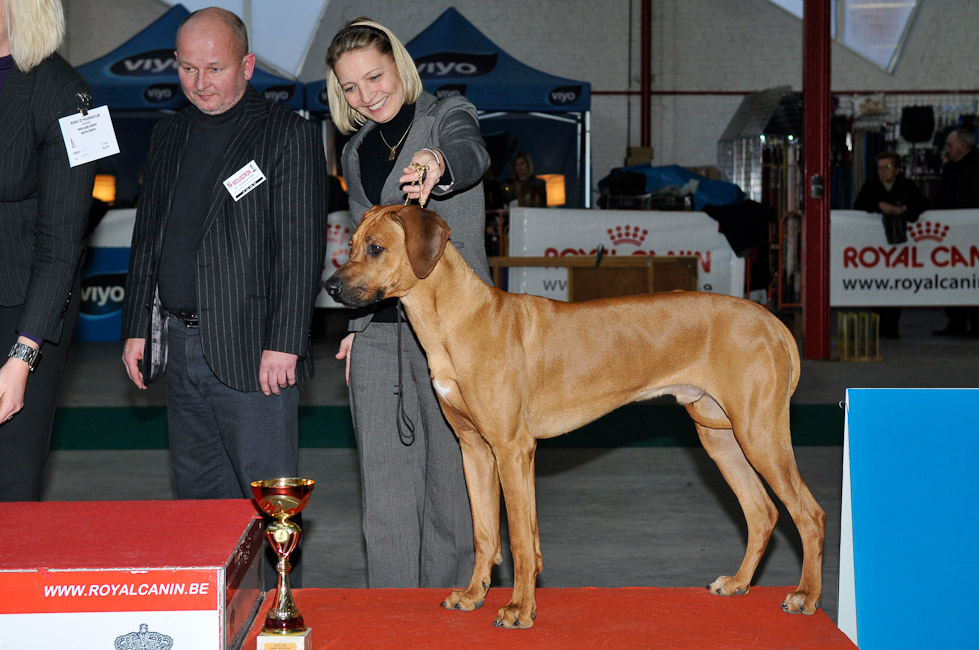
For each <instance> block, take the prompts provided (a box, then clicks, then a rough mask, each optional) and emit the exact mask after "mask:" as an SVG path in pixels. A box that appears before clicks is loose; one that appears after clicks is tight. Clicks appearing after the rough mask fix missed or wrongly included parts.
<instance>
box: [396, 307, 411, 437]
mask: <svg viewBox="0 0 979 650" xmlns="http://www.w3.org/2000/svg"><path fill="white" fill-rule="evenodd" d="M395 311H397V312H398V332H397V335H398V383H397V384H396V385H395V391H394V394H395V395H397V396H398V412H397V413H396V414H395V416H394V420H395V422H396V423H397V425H398V438H400V439H401V444H403V445H404V446H406V447H409V446H411V445H412V444H413V443H414V442H415V423H414V422H412V421H411V418H410V417H408V412H407V411H406V410H405V391H404V363H403V361H402V354H401V299H400V298H399V299H398V303H397V304H396V305H395ZM402 422H404V428H402V426H401V424H402ZM405 429H407V430H408V433H405V431H404V430H405Z"/></svg>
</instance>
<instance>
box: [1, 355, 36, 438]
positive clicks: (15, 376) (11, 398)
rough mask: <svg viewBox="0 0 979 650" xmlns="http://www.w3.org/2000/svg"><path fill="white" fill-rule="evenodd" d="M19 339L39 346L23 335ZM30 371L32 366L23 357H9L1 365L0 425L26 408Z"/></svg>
mask: <svg viewBox="0 0 979 650" xmlns="http://www.w3.org/2000/svg"><path fill="white" fill-rule="evenodd" d="M17 340H18V341H19V342H20V343H24V344H26V345H30V346H31V347H32V348H33V347H36V346H37V344H36V343H33V342H28V340H29V339H26V338H25V337H23V336H21V337H19V338H18V339H17ZM30 373H31V369H30V366H28V365H27V363H26V362H24V361H22V360H21V359H7V362H6V363H5V364H3V366H0V425H2V424H3V423H5V422H7V421H8V420H10V419H11V418H13V417H14V414H16V413H17V412H18V411H20V410H21V409H22V408H24V392H25V391H26V390H27V377H28V376H30Z"/></svg>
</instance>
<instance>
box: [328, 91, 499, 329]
mask: <svg viewBox="0 0 979 650" xmlns="http://www.w3.org/2000/svg"><path fill="white" fill-rule="evenodd" d="M376 126H377V125H376V124H375V123H374V122H370V121H368V122H367V124H365V125H364V126H363V127H362V128H361V129H360V130H359V131H358V132H357V133H356V134H354V136H353V137H352V138H351V139H350V141H349V142H348V143H347V146H346V147H344V149H343V158H342V164H343V173H344V176H345V178H346V181H347V193H348V194H349V201H350V219H351V221H353V224H354V226H358V225H360V220H361V218H363V216H364V213H365V212H367V210H369V209H370V208H371V207H373V206H372V205H371V202H370V201H369V200H368V199H367V194H366V193H365V192H364V186H363V184H362V182H361V179H360V145H361V143H362V142H363V140H364V137H366V135H367V134H368V133H370V132H371V130H373V129H374V128H376ZM426 147H427V148H431V149H438V150H439V151H441V152H442V154H443V157H444V158H445V164H446V166H447V167H448V171H449V172H450V174H451V176H452V183H451V184H449V185H436V186H435V189H434V190H433V191H432V195H431V196H430V197H429V200H428V203H426V204H425V207H426V208H428V209H430V210H433V211H435V212H436V213H438V215H439V216H441V217H442V218H443V219H445V220H446V222H448V224H449V227H450V228H451V229H452V232H451V235H450V238H451V241H452V243H453V244H454V245H455V247H456V248H458V249H459V252H460V253H461V254H462V257H463V259H465V260H466V261H467V262H468V263H469V266H471V267H472V268H473V270H474V271H476V273H477V274H478V275H479V277H481V278H483V279H484V280H486V281H487V282H490V275H489V265H488V263H487V262H486V243H485V241H486V240H485V235H484V232H485V229H486V218H485V205H484V197H483V186H482V183H481V181H482V178H483V173H484V172H485V171H486V170H487V169H488V168H489V163H490V158H489V154H488V153H487V152H486V145H485V144H484V142H483V136H482V134H481V133H480V131H479V120H478V118H477V117H476V107H475V106H473V105H472V104H471V103H469V100H467V99H466V98H464V97H459V96H456V97H446V98H444V99H436V98H435V96H434V95H432V94H430V93H427V92H422V94H421V96H420V97H419V98H418V101H417V102H416V104H415V119H414V121H413V122H412V124H411V131H410V132H409V133H408V138H407V140H405V143H404V146H402V148H401V151H400V152H399V153H398V158H397V160H396V161H395V163H394V170H393V171H392V172H391V174H390V175H389V176H388V178H387V180H385V181H384V186H383V188H382V189H381V202H382V203H384V204H385V205H389V204H392V203H404V197H405V195H404V193H403V192H402V191H401V184H400V183H399V182H398V179H399V178H400V177H401V176H402V172H401V170H402V169H404V168H405V167H407V166H408V164H409V163H410V162H411V157H412V156H413V155H414V154H415V152H417V151H420V150H422V149H425V148H426ZM372 315H373V314H372V313H371V314H367V315H365V316H359V317H357V318H354V319H353V320H351V322H350V326H349V328H348V329H349V330H350V331H351V332H362V331H363V330H364V329H365V328H366V327H367V324H368V323H369V322H370V320H371V317H372Z"/></svg>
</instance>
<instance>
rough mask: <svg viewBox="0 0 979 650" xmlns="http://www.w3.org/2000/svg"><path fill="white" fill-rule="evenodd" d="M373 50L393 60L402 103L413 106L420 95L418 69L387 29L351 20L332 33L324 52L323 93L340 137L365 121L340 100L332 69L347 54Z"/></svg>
mask: <svg viewBox="0 0 979 650" xmlns="http://www.w3.org/2000/svg"><path fill="white" fill-rule="evenodd" d="M367 47H376V48H377V50H378V51H379V52H380V53H381V54H386V55H388V56H390V57H391V58H393V59H394V65H395V68H396V69H397V70H398V76H399V77H401V85H402V86H404V90H405V103H408V104H414V103H415V102H416V101H418V97H419V96H420V95H421V94H422V80H421V77H420V76H418V68H417V67H416V66H415V62H414V61H413V60H412V59H411V55H410V54H408V50H406V49H405V46H404V45H403V44H402V43H401V41H399V40H398V37H397V36H395V35H394V33H392V32H391V30H390V29H388V28H387V27H385V26H384V25H381V24H380V23H378V22H375V21H373V20H371V19H370V18H364V17H363V16H361V17H360V18H354V19H353V20H351V21H350V22H349V23H347V24H346V25H345V26H344V27H343V29H341V30H340V31H338V32H337V33H336V36H334V37H333V42H331V43H330V47H329V48H328V49H327V50H326V66H327V68H328V69H327V72H326V89H327V97H328V98H329V101H330V115H331V117H332V118H333V123H334V124H336V125H337V128H338V129H339V130H340V133H344V134H350V133H353V132H354V131H356V130H357V129H359V128H360V127H361V126H363V124H364V122H366V121H367V118H366V117H364V116H363V115H361V114H360V113H358V112H357V111H355V110H354V109H352V108H350V104H348V103H347V99H346V98H345V97H344V96H343V88H341V87H340V81H339V80H338V79H337V75H336V73H335V72H334V71H333V66H334V65H336V62H337V61H339V60H340V57H341V56H343V55H344V54H347V53H348V52H353V51H356V50H362V49H364V48H367Z"/></svg>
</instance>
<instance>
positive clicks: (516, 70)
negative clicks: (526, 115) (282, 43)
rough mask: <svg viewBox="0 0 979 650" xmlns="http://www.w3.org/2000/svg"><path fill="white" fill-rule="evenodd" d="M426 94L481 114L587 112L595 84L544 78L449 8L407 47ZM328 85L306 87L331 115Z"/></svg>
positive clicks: (310, 98) (314, 105)
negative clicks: (461, 101)
mask: <svg viewBox="0 0 979 650" xmlns="http://www.w3.org/2000/svg"><path fill="white" fill-rule="evenodd" d="M405 47H407V48H408V52H409V54H411V56H412V58H413V59H414V60H415V63H416V64H417V65H418V72H419V74H420V75H421V78H422V83H423V84H424V85H425V90H427V91H428V92H430V93H432V94H433V95H435V96H437V97H439V96H445V95H464V96H465V97H466V98H467V99H468V100H469V101H471V102H472V103H473V105H475V106H476V108H477V109H479V110H481V111H538V112H544V113H567V112H583V111H587V110H589V108H590V106H591V84H589V83H587V82H584V81H575V80H573V79H565V78H564V77H557V76H555V75H551V74H547V73H546V72H541V71H540V70H537V69H535V68H532V67H530V66H529V65H526V64H524V63H521V62H520V61H518V60H516V59H515V58H513V57H512V56H510V55H509V54H507V53H506V52H505V51H503V50H502V49H501V48H500V47H499V46H498V45H497V44H496V43H494V42H493V41H491V40H489V39H488V38H486V36H484V35H483V33H482V32H481V31H479V30H478V29H476V27H475V26H474V25H473V24H472V23H471V22H469V21H468V20H466V18H465V17H463V15H462V14H460V13H459V12H458V11H457V10H456V9H455V8H453V7H449V8H448V9H446V10H445V11H444V12H443V13H442V15H441V16H439V17H438V18H437V19H436V20H435V22H433V23H432V24H431V25H429V26H428V27H427V28H426V29H425V30H424V31H423V32H421V33H420V34H418V35H417V36H415V38H413V39H411V41H410V42H409V43H408V44H407V45H406V46H405ZM322 89H323V82H322V81H316V82H312V83H309V84H307V85H306V107H307V108H308V109H309V110H311V111H327V110H328V109H329V107H328V106H327V103H326V96H325V95H320V91H321V90H322Z"/></svg>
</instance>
